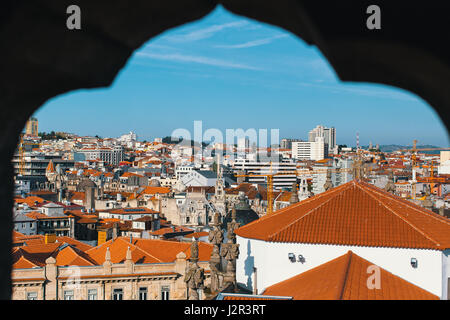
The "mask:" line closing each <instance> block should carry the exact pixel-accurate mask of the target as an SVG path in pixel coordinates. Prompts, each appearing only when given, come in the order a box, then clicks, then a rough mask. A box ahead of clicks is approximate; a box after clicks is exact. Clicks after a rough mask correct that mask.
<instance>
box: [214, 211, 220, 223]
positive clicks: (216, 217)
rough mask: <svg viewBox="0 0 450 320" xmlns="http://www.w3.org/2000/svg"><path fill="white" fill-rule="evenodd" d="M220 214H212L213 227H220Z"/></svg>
mask: <svg viewBox="0 0 450 320" xmlns="http://www.w3.org/2000/svg"><path fill="white" fill-rule="evenodd" d="M219 220H220V213H219V212H218V211H216V212H214V216H213V226H219V225H220V221H219Z"/></svg>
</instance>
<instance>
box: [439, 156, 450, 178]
mask: <svg viewBox="0 0 450 320" xmlns="http://www.w3.org/2000/svg"><path fill="white" fill-rule="evenodd" d="M439 163H440V165H439V167H438V174H450V151H441V158H440V162H439Z"/></svg>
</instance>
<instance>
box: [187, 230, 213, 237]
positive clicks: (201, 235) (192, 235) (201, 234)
mask: <svg viewBox="0 0 450 320" xmlns="http://www.w3.org/2000/svg"><path fill="white" fill-rule="evenodd" d="M208 234H209V233H208V232H206V231H201V232H193V233H189V234H187V235H185V236H184V237H185V238H196V239H198V238H200V237H207V236H208Z"/></svg>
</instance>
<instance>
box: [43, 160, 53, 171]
mask: <svg viewBox="0 0 450 320" xmlns="http://www.w3.org/2000/svg"><path fill="white" fill-rule="evenodd" d="M45 171H47V172H55V166H54V165H53V161H52V160H50V161H49V162H48V166H47V169H46V170H45Z"/></svg>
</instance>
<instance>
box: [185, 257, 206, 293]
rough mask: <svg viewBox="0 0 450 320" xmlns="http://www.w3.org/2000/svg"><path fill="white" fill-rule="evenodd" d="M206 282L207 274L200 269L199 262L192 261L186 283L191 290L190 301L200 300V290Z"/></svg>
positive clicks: (187, 271)
mask: <svg viewBox="0 0 450 320" xmlns="http://www.w3.org/2000/svg"><path fill="white" fill-rule="evenodd" d="M204 280H205V273H204V270H203V268H200V267H199V266H198V264H197V261H191V262H190V264H189V266H188V268H187V270H186V275H185V278H184V281H185V282H186V286H187V287H188V289H189V294H188V300H198V299H199V296H198V291H197V290H198V289H203V283H204Z"/></svg>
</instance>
